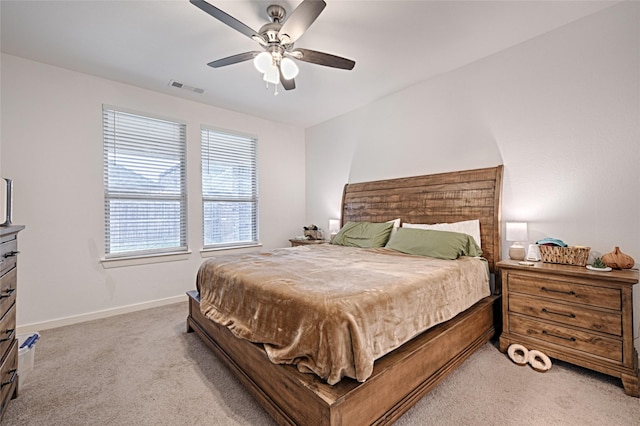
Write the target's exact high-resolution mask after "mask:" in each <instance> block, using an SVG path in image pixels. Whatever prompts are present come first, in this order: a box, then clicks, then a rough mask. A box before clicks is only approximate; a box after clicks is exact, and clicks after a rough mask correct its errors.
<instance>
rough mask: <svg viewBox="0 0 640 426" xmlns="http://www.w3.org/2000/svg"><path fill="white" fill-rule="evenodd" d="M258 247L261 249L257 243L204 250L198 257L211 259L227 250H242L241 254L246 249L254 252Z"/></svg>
mask: <svg viewBox="0 0 640 426" xmlns="http://www.w3.org/2000/svg"><path fill="white" fill-rule="evenodd" d="M259 247H262V244H260V243H258V244H247V245H246V246H233V247H216V248H206V249H202V250H200V256H202V257H213V256H216V255H217V254H218V253H220V252H221V251H228V250H242V251H243V252H248V251H250V250H247V249H251V250H254V249H256V248H259Z"/></svg>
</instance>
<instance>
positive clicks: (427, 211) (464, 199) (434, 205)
mask: <svg viewBox="0 0 640 426" xmlns="http://www.w3.org/2000/svg"><path fill="white" fill-rule="evenodd" d="M502 169H503V166H501V165H500V166H496V167H489V168H486V169H476V170H464V171H459V172H448V173H438V174H434V175H425V176H414V177H407V178H399V179H388V180H379V181H373V182H362V183H349V184H346V185H345V186H344V192H343V194H342V219H341V221H342V225H344V224H345V223H346V222H348V221H352V222H357V221H363V222H384V221H387V220H392V219H397V218H400V219H402V222H403V223H404V222H408V223H430V224H431V223H442V222H459V221H462V220H472V219H479V220H480V239H481V240H482V253H483V254H482V255H483V257H485V258H486V259H487V260H488V261H489V269H490V270H491V271H492V272H495V264H496V263H497V262H498V261H499V260H500V257H501V250H502V248H501V245H502V236H501V234H502V226H501V222H500V221H501V218H500V214H501V213H500V211H501V197H502Z"/></svg>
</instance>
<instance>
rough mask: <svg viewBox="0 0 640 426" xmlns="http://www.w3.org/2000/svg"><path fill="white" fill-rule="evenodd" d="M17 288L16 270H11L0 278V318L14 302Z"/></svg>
mask: <svg viewBox="0 0 640 426" xmlns="http://www.w3.org/2000/svg"><path fill="white" fill-rule="evenodd" d="M17 288H18V268H13V269H11V270H10V271H9V272H7V273H6V274H4V275H3V276H2V277H0V318H2V317H3V316H4V314H5V313H7V311H8V310H9V308H10V307H11V306H12V305H13V304H14V303H15V301H16V290H17Z"/></svg>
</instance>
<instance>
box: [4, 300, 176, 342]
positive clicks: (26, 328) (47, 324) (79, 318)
mask: <svg viewBox="0 0 640 426" xmlns="http://www.w3.org/2000/svg"><path fill="white" fill-rule="evenodd" d="M186 300H187V296H186V295H181V296H174V297H167V298H166V299H158V300H152V301H150V302H143V303H136V304H134V305H128V306H122V307H119V308H113V309H105V310H103V311H96V312H90V313H87V314H81V315H74V316H71V317H65V318H59V319H55V320H51V321H44V322H37V323H32V324H24V325H18V326H17V327H16V328H17V331H18V334H22V333H33V332H35V331H42V330H47V329H50V328H57V327H62V326H65V325H72V324H79V323H81V322H85V321H91V320H95V319H101V318H109V317H113V316H116V315H121V314H126V313H129V312H136V311H142V310H144V309H149V308H156V307H158V306H164V305H171V304H173V303H180V302H185V301H186ZM185 313H186V312H185Z"/></svg>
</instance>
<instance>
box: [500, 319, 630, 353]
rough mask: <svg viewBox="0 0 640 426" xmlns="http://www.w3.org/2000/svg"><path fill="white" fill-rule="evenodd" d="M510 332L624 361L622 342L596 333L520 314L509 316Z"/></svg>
mask: <svg viewBox="0 0 640 426" xmlns="http://www.w3.org/2000/svg"><path fill="white" fill-rule="evenodd" d="M509 332H510V333H513V334H520V335H523V336H527V337H530V338H535V339H539V340H544V341H545V342H549V343H555V344H558V345H562V346H565V347H568V348H572V349H577V350H579V351H583V352H585V353H589V354H593V355H598V356H601V357H605V358H608V359H611V360H614V361H618V362H622V342H621V341H619V340H616V339H611V338H608V337H604V336H600V335H597V334H595V333H589V332H587V331H579V330H576V329H572V328H569V327H563V326H561V325H556V324H550V323H546V322H542V321H536V320H533V319H530V318H527V317H522V316H520V315H510V316H509Z"/></svg>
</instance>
